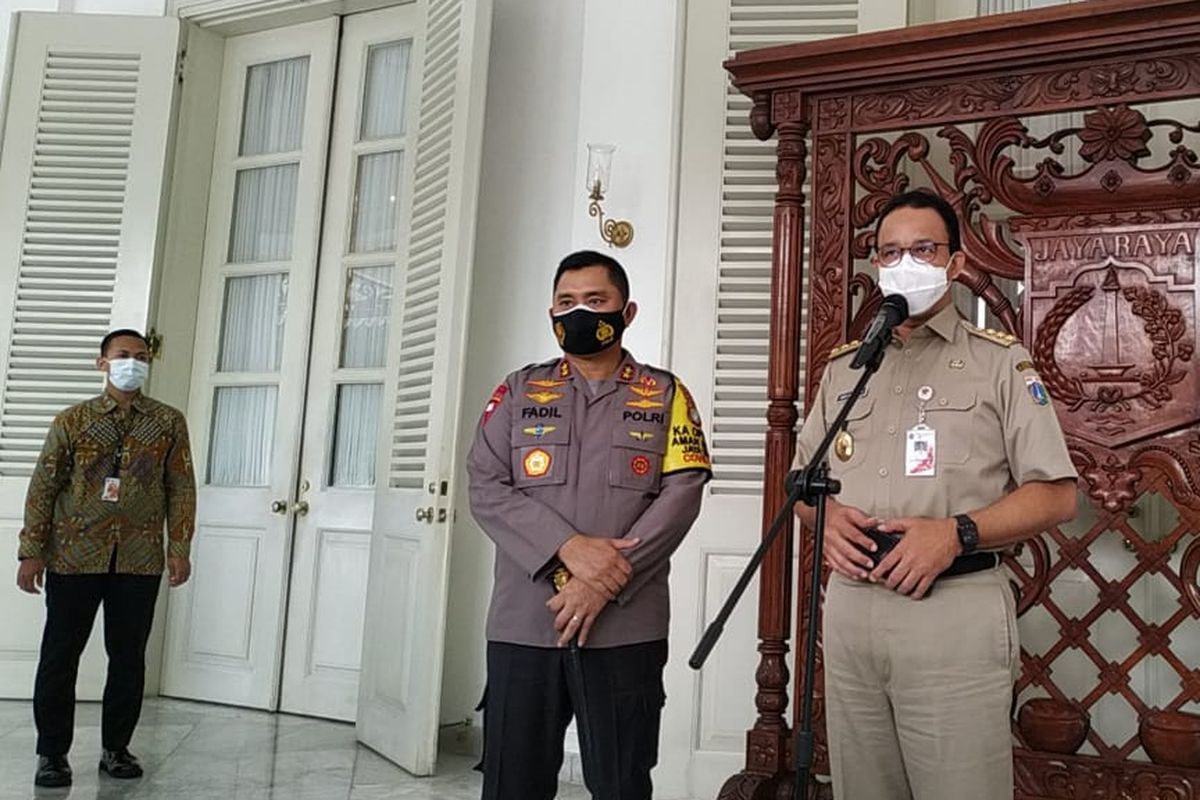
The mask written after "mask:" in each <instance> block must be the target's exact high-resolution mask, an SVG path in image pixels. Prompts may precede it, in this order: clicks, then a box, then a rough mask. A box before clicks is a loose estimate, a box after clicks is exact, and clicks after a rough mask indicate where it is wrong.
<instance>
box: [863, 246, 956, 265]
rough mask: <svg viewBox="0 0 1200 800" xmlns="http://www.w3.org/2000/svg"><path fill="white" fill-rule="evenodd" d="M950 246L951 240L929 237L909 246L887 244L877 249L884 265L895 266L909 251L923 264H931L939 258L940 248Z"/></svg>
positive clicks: (880, 260)
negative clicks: (941, 240) (945, 240)
mask: <svg viewBox="0 0 1200 800" xmlns="http://www.w3.org/2000/svg"><path fill="white" fill-rule="evenodd" d="M949 246H950V243H949V242H931V241H929V240H928V239H922V240H920V241H916V242H913V243H912V245H910V246H909V247H897V246H896V245H894V244H885V245H884V246H883V247H881V248H879V250H878V251H877V255H876V258H877V259H878V260H879V263H880V264H882V265H883V266H885V267H894V266H896V265H897V264H899V263H900V258H901V256H903V255H904V254H905V253H906V252H907V253H911V254H912V257H913V259H914V260H916V261H920V262H921V263H922V264H931V263H933V259H935V258H937V251H938V248H939V247H949Z"/></svg>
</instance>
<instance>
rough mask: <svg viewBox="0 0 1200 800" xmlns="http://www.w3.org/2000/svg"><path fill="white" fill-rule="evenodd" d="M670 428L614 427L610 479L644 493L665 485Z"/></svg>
mask: <svg viewBox="0 0 1200 800" xmlns="http://www.w3.org/2000/svg"><path fill="white" fill-rule="evenodd" d="M666 435H667V434H666V431H662V430H657V429H656V430H640V429H638V430H634V429H633V428H624V427H620V426H618V427H617V428H614V429H613V441H612V447H611V448H610V449H609V456H608V459H609V460H608V482H609V484H611V485H612V486H619V487H620V488H622V489H630V490H632V491H636V492H642V493H643V494H658V490H659V488H660V487H661V486H662V454H663V448H664V447H666V442H665V441H664V439H663V437H665V436H666Z"/></svg>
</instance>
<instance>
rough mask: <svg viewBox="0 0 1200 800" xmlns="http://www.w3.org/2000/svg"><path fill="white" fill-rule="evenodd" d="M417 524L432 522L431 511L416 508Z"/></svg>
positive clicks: (430, 509) (429, 509)
mask: <svg viewBox="0 0 1200 800" xmlns="http://www.w3.org/2000/svg"><path fill="white" fill-rule="evenodd" d="M417 522H425V523H431V522H433V509H432V508H418V509H417Z"/></svg>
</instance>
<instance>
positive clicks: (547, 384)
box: [526, 379, 567, 389]
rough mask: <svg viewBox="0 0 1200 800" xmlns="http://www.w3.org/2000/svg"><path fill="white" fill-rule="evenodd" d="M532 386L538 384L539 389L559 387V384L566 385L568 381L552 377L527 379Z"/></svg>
mask: <svg viewBox="0 0 1200 800" xmlns="http://www.w3.org/2000/svg"><path fill="white" fill-rule="evenodd" d="M526 383H528V384H529V385H530V386H536V387H537V388H539V389H557V388H558V387H559V386H565V385H566V383H567V382H566V381H556V380H551V379H542V380H532V381H526Z"/></svg>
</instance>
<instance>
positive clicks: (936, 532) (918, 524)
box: [825, 500, 962, 600]
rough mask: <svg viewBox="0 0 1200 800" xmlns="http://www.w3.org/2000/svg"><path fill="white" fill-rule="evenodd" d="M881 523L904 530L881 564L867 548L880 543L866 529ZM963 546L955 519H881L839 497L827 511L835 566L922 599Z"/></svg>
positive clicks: (828, 551)
mask: <svg viewBox="0 0 1200 800" xmlns="http://www.w3.org/2000/svg"><path fill="white" fill-rule="evenodd" d="M867 528H875V529H877V530H879V531H880V532H882V533H892V534H899V535H900V541H899V542H898V543H897V544H896V546H895V547H893V548H892V550H891V552H889V553H888V554H887V555H886V556H884V558H883V559H882V560H881V561H880V562H879V565H878V566H875V565H874V563H873V562H872V561H871V557H870V556H869V555H867V552H866V551H872V552H873V551H874V550H875V543H874V542H872V541H871V540H870V538H868V537H867V536H866V534H864V533H863V531H864V530H866V529H867ZM961 549H962V545H961V544H959V541H958V529H957V525H956V524H955V522H954V520H953V519H950V518H943V519H934V518H931V517H902V518H899V519H891V520H881V519H876V518H874V517H868V516H867V515H866V514H865V513H864V512H863V511H861V510H859V509H857V508H854V507H853V506H846V505H842V504H841V503H838V502H836V501H833V500H830V501H828V507H827V509H826V514H825V560H826V562H828V564H829V566H830V567H832V568H833V571H834V572H836V573H838V574H839V575H842V576H844V577H847V578H849V579H850V580H854V581H866V580H869V581H871V582H872V583H882V584H884V585H885V586H887V587H888V588H889V589H893V590H895V591H897V592H899V593H900V594H904V595H908V596H909V597H911V598H912V599H913V600H920V599H921V598H922V597H924V596H925V595H926V594H928V592H929V588H930V587H931V586H932V585H933V582H934V581H935V580H936V579H937V577H938V575H940V574H942V572H944V571H945V570H946V569H947V568H948V567H949V566H950V565H951V563H953V562H954V559H955V558H956V557H957V556H958V555H959V554H960V552H961Z"/></svg>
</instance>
